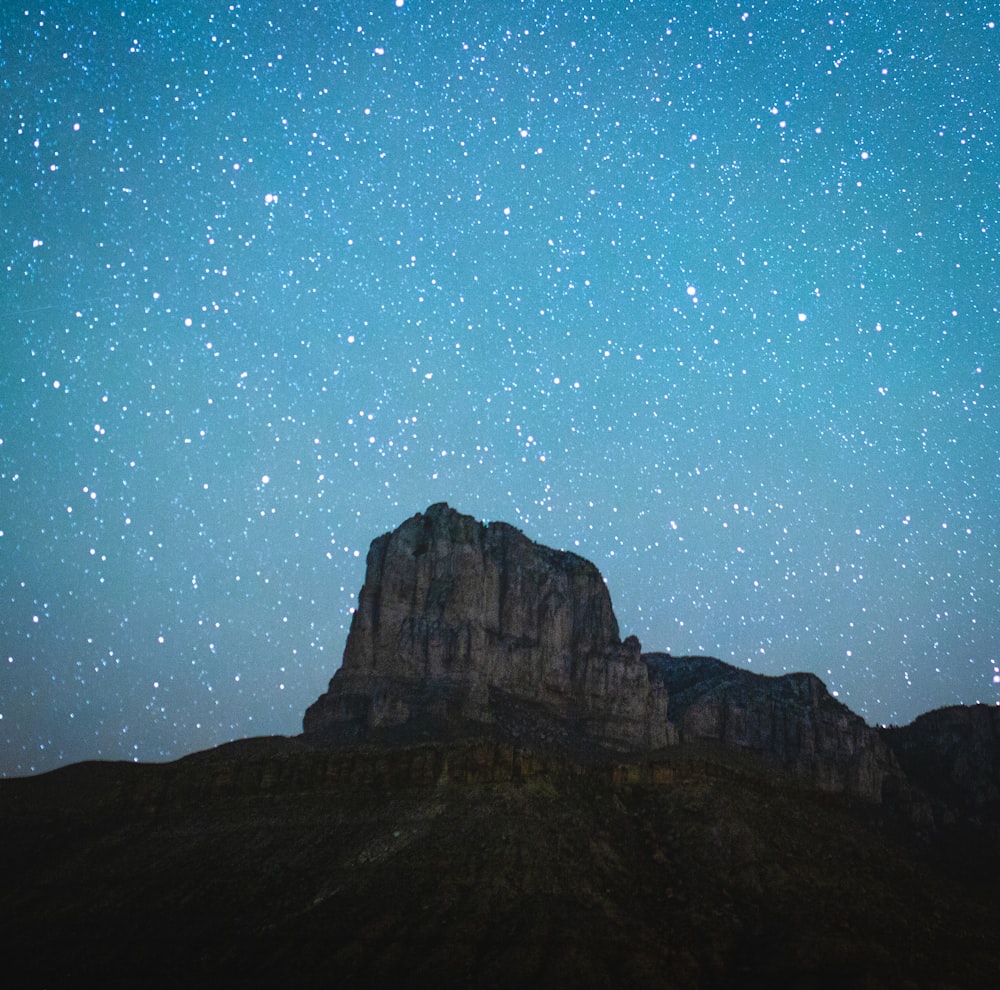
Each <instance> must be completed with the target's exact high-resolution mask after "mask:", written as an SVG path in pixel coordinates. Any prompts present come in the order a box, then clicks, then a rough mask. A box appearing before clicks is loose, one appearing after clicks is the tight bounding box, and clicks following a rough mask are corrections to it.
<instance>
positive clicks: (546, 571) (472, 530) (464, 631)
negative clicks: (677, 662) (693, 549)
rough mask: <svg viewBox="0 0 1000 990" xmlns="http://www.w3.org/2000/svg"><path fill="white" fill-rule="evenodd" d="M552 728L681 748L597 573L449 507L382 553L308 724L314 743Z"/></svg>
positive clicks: (395, 536) (414, 523)
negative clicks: (398, 733)
mask: <svg viewBox="0 0 1000 990" xmlns="http://www.w3.org/2000/svg"><path fill="white" fill-rule="evenodd" d="M550 716H551V718H549V717H550ZM539 717H542V718H543V720H544V719H546V718H547V719H548V720H549V721H550V722H551V719H552V718H554V719H556V720H557V721H558V723H559V725H560V726H561V727H562V728H563V729H565V728H567V727H569V728H572V730H573V731H574V733H575V734H576V735H578V736H579V737H581V738H587V739H592V740H596V741H598V742H601V743H605V744H611V745H615V746H622V747H626V748H629V747H644V748H645V747H654V748H655V747H658V746H662V745H664V744H665V743H666V742H667V741H668V726H667V718H666V698H665V696H664V695H663V694H662V692H661V690H660V689H659V688H658V687H657V686H656V685H654V684H651V683H650V679H649V674H648V669H647V667H646V665H645V664H644V663H643V662H642V661H641V659H640V647H639V642H638V640H636V639H635V638H634V637H630V638H629V639H627V640H626V641H625V642H624V643H623V642H622V641H621V639H620V637H619V631H618V622H617V620H616V619H615V615H614V612H613V611H612V608H611V599H610V596H609V595H608V590H607V587H606V586H605V584H604V580H603V579H602V577H601V575H600V573H599V572H598V570H597V568H596V567H595V566H594V565H593V564H591V563H590V562H589V561H586V560H584V559H583V558H582V557H578V556H577V555H576V554H572V553H566V552H561V551H557V550H552V549H549V548H548V547H543V546H540V545H538V544H536V543H533V542H532V541H531V540H529V539H528V537H526V536H525V535H524V534H523V533H521V532H520V531H519V530H517V529H515V528H514V527H513V526H509V525H507V524H506V523H491V524H488V525H487V524H484V523H480V522H478V521H476V520H475V519H473V518H472V517H471V516H466V515H462V514H460V513H458V512H456V511H454V510H453V509H451V508H449V507H448V506H447V505H445V504H443V503H442V504H438V505H432V506H431V507H430V508H429V509H428V510H427V511H426V512H425V513H422V514H418V515H416V516H414V517H413V518H411V519H409V520H407V521H406V522H405V523H403V525H402V526H400V527H399V528H398V529H396V530H395V531H393V532H391V533H387V534H385V535H383V536H380V537H379V538H378V539H376V540H375V541H374V542H373V543H372V546H371V549H370V550H369V553H368V561H367V571H366V575H365V583H364V586H363V588H362V589H361V594H360V596H359V601H358V607H357V611H356V612H355V614H354V618H353V620H352V622H351V629H350V633H349V635H348V640H347V647H346V650H345V653H344V662H343V665H342V667H341V668H340V669H339V670H338V671H337V672H336V674H334V677H333V679H332V680H331V681H330V687H329V690H328V691H327V693H326V694H324V695H323V696H322V697H321V698H320V699H319V700H318V701H317V702H316V703H315V704H314V705H312V706H311V707H310V708H309V710H308V711H307V712H306V716H305V720H304V729H305V735H306V737H307V738H308V737H312V738H323V737H326V738H363V737H365V736H366V735H368V734H370V733H371V732H372V731H379V730H391V729H393V728H396V729H402V728H405V727H410V728H416V727H420V728H422V729H424V730H425V731H426V730H427V729H428V727H431V728H435V729H437V730H439V731H440V730H443V729H444V730H447V729H449V728H450V729H454V728H455V727H456V726H461V725H463V724H469V723H472V724H480V725H482V724H488V725H495V724H498V723H502V725H503V726H504V727H506V728H508V729H513V730H514V731H515V732H517V731H518V730H519V727H521V728H523V727H525V726H532V725H537V724H538V719H539Z"/></svg>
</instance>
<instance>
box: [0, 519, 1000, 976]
mask: <svg viewBox="0 0 1000 990" xmlns="http://www.w3.org/2000/svg"><path fill="white" fill-rule="evenodd" d="M998 791H1000V710H998V709H990V708H985V707H983V706H976V707H972V708H961V707H960V708H950V709H943V710H941V711H937V712H931V713H928V714H927V715H925V716H922V717H921V718H919V719H917V720H916V721H915V722H913V723H912V724H911V725H909V726H904V727H900V728H891V729H875V728H873V727H870V726H868V725H866V724H865V722H864V721H863V720H862V719H861V718H860V717H858V716H857V715H855V714H854V713H853V712H851V711H850V710H849V709H847V708H846V707H845V706H844V705H843V704H841V703H840V702H839V701H837V700H836V699H835V698H833V697H831V696H830V694H829V692H828V691H827V690H826V688H825V686H824V685H823V683H822V682H821V681H820V680H819V679H818V678H816V677H814V676H813V675H811V674H804V673H800V674H791V675H787V676H783V677H763V676H761V675H758V674H754V673H752V672H750V671H747V670H741V669H739V668H736V667H733V666H731V665H729V664H725V663H723V662H721V661H719V660H716V659H713V658H711V657H671V656H668V655H666V654H662V653H646V654H643V653H642V651H641V646H640V644H639V643H638V641H637V640H636V639H635V638H634V637H628V638H626V639H625V640H624V641H622V640H621V638H620V632H619V628H618V624H617V621H616V620H615V616H614V612H613V610H612V607H611V601H610V597H609V594H608V591H607V588H606V586H605V584H604V581H603V580H602V578H601V576H600V574H599V573H598V572H597V570H596V568H595V567H594V566H593V565H592V564H590V563H588V562H587V561H585V560H583V559H582V558H580V557H578V556H576V555H574V554H569V553H563V552H559V551H555V550H552V549H549V548H546V547H542V546H539V545H537V544H535V543H533V542H532V541H531V540H529V539H528V538H527V537H526V536H525V535H524V534H522V533H520V532H519V531H518V530H516V529H514V528H513V527H511V526H508V525H506V524H503V523H490V524H488V525H487V524H484V523H480V522H477V521H476V520H474V519H472V518H471V517H468V516H464V515H461V514H459V513H457V512H455V511H453V510H452V509H450V508H449V507H448V506H446V505H443V504H442V505H435V506H431V507H430V508H429V509H428V510H427V511H426V512H425V513H421V514H418V515H416V516H414V517H413V518H412V519H409V520H407V521H406V522H404V523H403V524H402V525H401V526H400V527H399V528H398V529H397V530H395V531H394V532H392V533H388V534H386V535H384V536H381V537H379V538H378V539H376V540H375V541H374V542H373V544H372V547H371V551H370V553H369V556H368V569H367V573H366V577H365V583H364V587H363V589H362V591H361V595H360V598H359V603H358V608H357V611H356V613H355V615H354V617H353V621H352V625H351V630H350V634H349V638H348V642H347V648H346V651H345V656H344V662H343V665H342V667H341V668H340V669H339V670H338V671H337V672H336V673H335V674H334V676H333V678H332V680H331V682H330V686H329V689H328V690H327V692H326V693H325V694H324V695H323V696H322V697H321V698H319V699H318V700H317V702H316V703H315V704H314V705H312V706H311V707H310V708H309V710H308V711H307V712H306V715H305V719H304V732H303V734H302V735H301V736H300V737H297V738H291V739H290V738H283V737H275V738H262V739H250V740H244V741H241V742H235V743H231V744H228V745H226V746H222V747H219V748H218V749H215V750H211V751H208V752H204V753H197V754H193V755H191V756H189V757H186V758H184V759H182V760H178V761H176V762H174V763H170V764H166V765H143V766H137V765H131V764H109V763H89V764H78V765H75V766H70V767H66V768H64V769H62V770H58V771H55V772H53V773H49V774H45V775H42V776H40V777H35V778H26V779H21V780H2V781H0V871H2V873H3V876H4V880H5V883H4V884H3V885H0V927H2V930H3V932H4V935H5V938H6V943H7V944H8V945H9V946H10V947H11V951H10V953H9V955H10V957H11V961H12V963H13V962H17V964H18V968H19V970H20V971H21V972H22V973H26V974H27V975H26V976H23V977H22V978H21V979H20V981H19V984H18V985H20V986H26V987H53V988H57V987H64V986H67V987H68V986H71V985H72V986H76V985H79V984H81V983H83V984H86V983H99V984H101V985H106V986H119V985H124V984H125V983H126V982H133V981H134V980H135V979H141V980H142V982H143V983H144V984H147V985H154V986H155V985H168V984H169V985H172V986H173V985H176V984H177V983H179V982H183V983H185V984H187V985H193V986H207V985H212V986H237V985H238V986H241V987H246V986H261V987H265V986H275V985H294V986H298V987H311V986H317V987H318V986H327V985H329V984H330V983H331V982H335V983H336V984H337V985H338V986H340V987H345V988H354V987H384V986H424V985H434V986H439V987H460V986H461V987H466V986H477V987H484V988H488V987H510V986H519V987H564V986H565V987H569V986H572V987H574V988H578V987H615V988H617V987H637V988H644V987H650V988H652V987H657V988H664V987H666V988H692V990H693V988H702V987H756V986H760V987H763V986H785V987H858V988H861V987H864V988H890V987H893V988H895V987H954V988H959V987H968V986H980V985H988V984H989V982H991V981H995V977H996V973H997V972H998V971H1000V945H998V943H997V940H996V937H995V932H994V926H995V918H996V916H997V911H998V909H1000V893H998V884H997V882H996V881H997V879H998V875H1000V799H998Z"/></svg>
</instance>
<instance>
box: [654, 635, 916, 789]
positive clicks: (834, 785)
mask: <svg viewBox="0 0 1000 990" xmlns="http://www.w3.org/2000/svg"><path fill="white" fill-rule="evenodd" d="M643 659H644V661H645V662H646V664H647V665H648V666H649V668H650V673H651V677H652V678H653V681H654V683H659V684H661V685H662V686H663V689H664V691H665V692H666V693H667V694H668V696H669V699H670V702H669V708H668V718H669V719H670V722H671V724H672V726H673V727H674V729H675V732H676V737H677V740H678V742H679V743H681V744H682V745H685V744H692V743H696V742H698V741H700V740H717V741H719V742H721V743H724V744H725V745H727V746H730V747H734V748H737V749H740V750H743V751H750V752H756V753H760V754H762V755H764V756H766V757H767V758H768V759H770V760H773V761H774V762H775V763H776V764H777V765H779V766H781V767H782V768H783V769H785V770H788V771H791V772H792V773H794V774H795V775H796V776H797V777H800V778H804V779H805V780H807V781H808V782H809V783H811V784H812V785H814V786H816V787H817V788H819V789H821V790H825V791H831V792H844V793H848V794H852V795H855V796H858V797H863V798H865V799H867V800H870V801H876V802H877V801H881V799H882V794H883V789H884V787H885V785H886V782H887V781H889V780H892V781H894V780H896V779H897V778H899V777H900V776H901V775H902V774H901V771H900V769H899V767H898V765H897V763H896V761H895V759H894V758H893V755H892V753H891V752H890V751H889V749H888V747H887V746H886V745H885V743H884V742H883V740H882V738H881V737H880V735H879V733H878V730H876V729H874V728H872V727H871V726H869V725H867V724H866V723H865V721H864V719H862V718H861V717H860V716H858V715H855V714H854V712H852V711H851V710H850V709H849V708H847V706H846V705H844V704H842V703H841V702H839V701H837V699H836V698H833V697H832V696H831V695H830V693H829V691H827V689H826V686H825V685H824V684H823V682H822V681H821V680H820V679H819V678H818V677H816V676H815V675H814V674H806V673H795V674H786V675H784V676H781V677H765V676H763V675H761V674H756V673H753V672H751V671H749V670H743V669H740V668H739V667H733V666H731V665H730V664H727V663H723V662H722V661H721V660H716V659H715V658H713V657H671V656H669V655H667V654H663V653H650V654H646V655H645V656H644V657H643Z"/></svg>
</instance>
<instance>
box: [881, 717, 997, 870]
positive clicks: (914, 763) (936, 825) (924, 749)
mask: <svg viewBox="0 0 1000 990" xmlns="http://www.w3.org/2000/svg"><path fill="white" fill-rule="evenodd" d="M882 736H883V738H884V739H885V741H886V742H887V744H888V745H889V747H890V749H891V750H892V751H893V753H894V754H895V756H896V758H897V759H898V760H899V763H900V765H901V766H902V768H903V770H904V771H905V773H906V776H907V779H908V780H909V781H910V782H912V784H914V785H915V786H916V787H917V788H919V790H920V791H921V792H922V793H923V794H924V795H926V797H927V799H928V800H929V804H930V809H931V813H932V815H933V822H932V823H928V824H932V828H933V831H935V832H941V831H953V830H955V829H960V830H961V831H962V832H963V833H964V834H963V842H965V844H966V845H967V846H968V851H969V852H970V854H971V853H973V852H978V849H979V847H981V846H983V845H985V846H987V847H988V848H989V849H990V850H991V851H992V852H993V853H994V854H996V853H1000V708H996V707H988V706H987V705H972V706H966V705H956V706H953V707H949V708H939V709H936V710H935V711H931V712H927V713H926V714H924V715H921V716H919V717H918V718H916V719H915V720H914V721H913V722H911V723H910V724H909V725H904V726H893V727H891V728H886V729H883V730H882Z"/></svg>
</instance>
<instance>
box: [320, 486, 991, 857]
mask: <svg viewBox="0 0 1000 990" xmlns="http://www.w3.org/2000/svg"><path fill="white" fill-rule="evenodd" d="M949 712H950V710H948V711H946V712H943V713H931V715H928V716H924V717H923V719H918V720H917V722H916V723H914V725H913V726H912V727H907V728H906V729H901V730H891V731H879V730H877V729H874V728H872V727H871V726H869V725H867V724H866V723H865V722H864V720H863V719H862V718H860V717H859V716H858V715H855V714H854V713H853V712H852V711H850V710H849V709H848V708H847V707H846V706H845V705H843V704H841V703H840V702H839V701H837V700H836V699H835V698H833V697H831V695H830V694H829V692H828V691H827V689H826V687H825V685H824V684H823V683H822V681H820V680H819V678H817V677H815V676H814V675H812V674H805V673H799V674H788V675H785V676H782V677H765V676H762V675H760V674H755V673H752V672H751V671H749V670H742V669H739V668H737V667H733V666H730V665H729V664H726V663H723V662H722V661H720V660H716V659H713V658H711V657H671V656H668V655H667V654H663V653H648V654H645V655H643V654H641V653H640V645H639V641H638V640H637V639H636V638H635V637H634V636H630V637H628V638H627V639H626V640H625V641H624V642H622V641H621V639H620V634H619V630H618V623H617V620H616V619H615V615H614V612H613V611H612V608H611V599H610V597H609V595H608V590H607V588H606V586H605V584H604V581H603V579H602V578H601V575H600V574H599V573H598V571H597V568H596V567H595V566H594V565H593V564H591V563H589V562H588V561H586V560H584V559H583V558H581V557H578V556H576V555H575V554H572V553H565V552H560V551H557V550H552V549H549V548H547V547H543V546H540V545H538V544H536V543H533V542H532V541H531V540H529V539H528V538H527V537H526V536H525V535H524V534H523V533H521V532H520V531H519V530H517V529H515V528H514V527H512V526H509V525H507V524H505V523H490V524H488V525H487V524H484V523H480V522H477V521H476V520H475V519H473V518H472V517H470V516H466V515H461V514H460V513H458V512H455V511H454V510H453V509H451V508H449V507H448V506H447V505H445V504H443V503H442V504H439V505H432V506H431V507H430V508H429V509H428V510H427V511H426V512H424V513H421V514H417V515H416V516H414V517H413V518H412V519H409V520H407V521H406V522H405V523H403V524H402V526H400V527H399V528H398V529H396V530H395V531H394V532H391V533H386V534H385V535H383V536H380V537H379V538H378V539H376V540H375V541H374V542H373V543H372V546H371V550H370V551H369V553H368V568H367V573H366V576H365V583H364V587H363V588H362V589H361V594H360V598H359V602H358V609H357V611H356V613H355V615H354V618H353V621H352V623H351V630H350V634H349V636H348V640H347V649H346V651H345V654H344V661H343V665H342V667H341V668H340V670H338V671H337V672H336V674H335V675H334V677H333V679H332V680H331V681H330V686H329V689H328V691H327V692H326V693H325V694H324V695H323V696H322V697H320V698H319V700H317V701H316V702H315V704H313V705H312V706H311V707H310V708H309V710H308V711H307V712H306V716H305V720H304V729H305V737H306V739H307V740H308V741H312V742H329V741H334V740H355V741H357V740H365V739H373V740H377V739H388V738H397V739H399V740H401V741H403V742H407V741H418V740H421V739H424V738H451V737H453V736H455V735H456V734H459V735H461V734H470V733H471V734H477V733H482V732H483V731H486V730H487V729H488V731H494V730H495V731H496V732H498V733H499V734H500V735H501V736H503V737H505V738H506V739H507V740H512V739H513V740H514V741H516V742H517V743H518V744H519V745H520V744H525V745H529V746H538V745H543V746H544V745H546V744H549V743H553V742H555V743H566V742H569V743H580V742H584V743H586V744H587V745H594V744H596V745H597V746H599V747H605V748H606V747H612V748H615V749H620V750H633V751H649V750H654V749H658V748H661V747H664V746H671V745H679V746H681V747H688V748H692V747H699V746H701V747H702V748H704V746H706V745H709V746H711V745H715V744H720V745H722V746H724V747H727V748H728V749H729V750H730V751H736V752H738V753H739V754H743V755H745V754H754V756H755V757H759V758H760V759H762V760H764V762H765V763H766V764H768V765H771V766H775V767H777V768H780V769H781V770H783V771H786V772H790V773H792V774H793V775H795V776H796V777H797V778H799V779H801V780H804V781H805V782H807V783H808V784H810V785H812V786H814V787H816V788H818V789H821V790H825V791H829V792H837V793H847V794H850V795H853V796H856V797H861V798H863V799H865V800H868V801H872V802H876V803H880V802H883V801H886V800H888V801H889V802H890V804H892V805H893V806H894V807H896V808H897V809H898V815H899V817H900V818H901V819H906V820H907V821H909V822H910V823H911V824H912V823H916V822H918V821H925V822H928V823H931V824H932V826H933V823H932V821H931V820H932V819H935V818H936V819H937V820H938V822H940V821H943V820H944V819H945V818H947V815H948V814H950V813H951V812H950V811H949V810H948V809H953V808H956V807H960V808H961V809H962V810H963V813H964V811H966V810H967V811H969V812H970V813H976V811H977V809H985V811H986V814H987V817H988V818H989V819H990V820H995V819H996V818H997V817H998V816H1000V800H998V797H997V784H996V780H997V773H998V772H1000V755H998V753H1000V744H998V741H997V740H998V737H1000V728H998V726H1000V714H998V713H997V712H994V711H992V710H988V709H984V710H983V712H977V711H976V710H969V709H957V710H955V711H954V712H950V714H949ZM932 715H933V717H932ZM928 754H936V755H933V759H932V758H931V756H930V755H928ZM901 762H902V763H903V766H901ZM928 768H929V769H928ZM925 778H926V779H925ZM934 802H937V803H936V804H935V808H936V809H937V810H936V811H932V807H931V805H932V803H934ZM998 845H1000V842H998Z"/></svg>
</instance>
